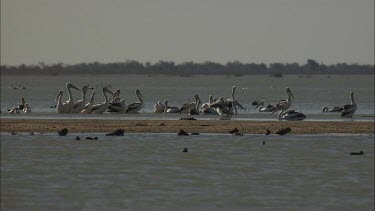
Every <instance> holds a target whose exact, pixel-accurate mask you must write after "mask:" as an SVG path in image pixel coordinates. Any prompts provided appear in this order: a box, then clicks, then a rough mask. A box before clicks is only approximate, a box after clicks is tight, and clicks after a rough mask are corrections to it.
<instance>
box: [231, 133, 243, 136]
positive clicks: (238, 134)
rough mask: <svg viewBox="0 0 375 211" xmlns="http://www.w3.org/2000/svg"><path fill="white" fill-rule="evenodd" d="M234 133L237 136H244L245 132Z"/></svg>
mask: <svg viewBox="0 0 375 211" xmlns="http://www.w3.org/2000/svg"><path fill="white" fill-rule="evenodd" d="M233 135H235V136H243V133H235V134H233Z"/></svg>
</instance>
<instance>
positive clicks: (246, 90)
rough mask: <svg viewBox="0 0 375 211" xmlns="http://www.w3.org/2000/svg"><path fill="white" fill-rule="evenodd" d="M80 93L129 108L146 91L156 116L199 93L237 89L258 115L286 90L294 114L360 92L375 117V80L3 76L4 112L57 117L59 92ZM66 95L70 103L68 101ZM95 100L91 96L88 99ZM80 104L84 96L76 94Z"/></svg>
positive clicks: (363, 106) (361, 108)
mask: <svg viewBox="0 0 375 211" xmlns="http://www.w3.org/2000/svg"><path fill="white" fill-rule="evenodd" d="M68 81H69V82H71V83H73V84H75V85H77V86H78V87H82V86H83V85H84V84H88V85H90V86H92V87H95V88H96V90H97V91H96V97H95V102H97V103H98V102H102V101H104V98H103V96H102V95H101V91H100V88H101V87H103V86H108V85H111V87H112V90H116V89H121V96H122V97H123V98H125V101H126V104H130V103H133V102H136V101H137V98H136V96H135V93H134V90H135V89H140V90H141V91H142V94H143V96H144V98H145V99H144V100H145V107H144V109H143V110H142V111H143V112H146V113H150V112H152V110H153V106H154V104H155V103H156V102H157V101H162V102H163V101H164V100H168V101H169V104H170V105H172V106H180V105H182V104H183V103H186V102H188V101H191V100H192V99H193V95H194V94H196V93H198V94H199V95H200V98H201V99H202V101H203V102H208V96H209V95H213V97H215V98H219V97H220V96H224V97H225V98H229V97H230V96H231V88H232V86H233V85H235V86H237V92H236V99H237V100H238V101H239V102H240V103H241V104H242V105H244V106H245V107H246V108H247V111H240V112H241V113H257V111H256V110H254V106H252V105H251V102H252V101H253V100H257V99H263V100H264V102H265V104H268V103H271V104H273V103H275V102H277V101H279V100H280V99H285V98H286V93H285V87H287V86H288V87H290V88H291V90H292V92H293V94H294V97H295V100H294V102H293V109H296V110H298V111H302V112H303V113H305V114H319V113H321V112H322V107H323V106H329V107H333V106H342V105H345V104H349V103H350V99H349V93H350V91H354V94H355V96H354V97H355V100H356V103H357V105H358V110H357V114H373V113H374V78H373V75H352V76H342V75H340V76H331V77H327V76H324V75H320V76H319V75H314V76H312V77H311V78H306V77H303V78H301V77H298V76H295V75H291V76H288V75H287V76H284V77H282V78H274V77H269V76H242V77H226V76H194V77H166V76H155V77H145V76H128V75H90V76H87V75H84V76H76V75H75V76H6V75H5V76H3V75H2V77H1V110H2V111H3V112H6V109H7V108H11V107H13V106H14V105H17V104H18V103H19V101H20V99H21V97H26V99H27V101H28V102H29V104H30V105H31V107H32V111H33V112H42V113H50V114H51V113H55V110H54V109H53V108H50V106H53V105H55V104H56V102H55V101H54V100H55V99H56V95H57V93H58V91H59V90H60V89H61V90H64V92H66V91H65V83H66V82H68ZM15 84H20V85H23V86H25V87H27V89H23V90H18V89H17V90H15V89H9V88H8V87H9V86H10V85H15ZM66 96H67V95H66V94H65V96H64V100H65V99H67V97H66ZM87 96H88V97H89V96H91V92H89V93H88V95H87ZM73 97H74V100H78V99H80V98H81V93H80V92H78V91H75V90H74V91H73Z"/></svg>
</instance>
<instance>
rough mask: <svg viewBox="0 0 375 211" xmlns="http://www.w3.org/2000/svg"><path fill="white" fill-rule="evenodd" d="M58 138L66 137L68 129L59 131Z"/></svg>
mask: <svg viewBox="0 0 375 211" xmlns="http://www.w3.org/2000/svg"><path fill="white" fill-rule="evenodd" d="M57 133H58V134H59V135H60V136H66V134H68V129H67V128H64V129H62V130H61V131H59V132H57Z"/></svg>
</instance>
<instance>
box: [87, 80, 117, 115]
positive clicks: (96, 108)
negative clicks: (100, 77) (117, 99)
mask: <svg viewBox="0 0 375 211" xmlns="http://www.w3.org/2000/svg"><path fill="white" fill-rule="evenodd" d="M106 93H110V94H114V93H112V92H111V91H109V89H107V87H104V88H103V96H104V102H102V103H99V104H95V105H93V106H92V109H91V113H93V114H102V113H103V112H104V111H106V110H107V109H108V97H107V94H106Z"/></svg>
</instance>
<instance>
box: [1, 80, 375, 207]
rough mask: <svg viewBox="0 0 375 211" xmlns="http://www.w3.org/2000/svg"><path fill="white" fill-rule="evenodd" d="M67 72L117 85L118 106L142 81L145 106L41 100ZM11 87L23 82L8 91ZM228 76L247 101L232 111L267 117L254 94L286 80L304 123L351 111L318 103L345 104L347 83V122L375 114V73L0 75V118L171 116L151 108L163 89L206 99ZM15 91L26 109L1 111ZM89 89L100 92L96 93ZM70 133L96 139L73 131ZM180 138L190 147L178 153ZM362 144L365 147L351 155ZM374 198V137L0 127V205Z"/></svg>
mask: <svg viewBox="0 0 375 211" xmlns="http://www.w3.org/2000/svg"><path fill="white" fill-rule="evenodd" d="M68 81H69V82H71V83H73V84H75V85H77V86H78V87H81V86H83V85H84V84H88V85H90V86H92V87H95V88H96V90H100V89H101V87H103V86H108V85H111V86H112V90H115V89H121V96H122V97H125V99H126V103H127V104H129V103H132V102H135V101H136V97H135V94H134V90H135V89H140V90H141V91H142V94H143V96H144V98H145V106H144V108H143V109H142V110H141V113H140V114H121V115H118V114H115V115H113V114H107V113H106V114H103V115H80V114H65V115H60V114H56V112H55V110H54V109H53V108H50V106H51V105H54V104H55V103H56V102H55V101H54V99H55V97H56V95H57V93H58V90H59V89H62V90H64V91H65V84H66V82H68ZM11 85H23V86H25V87H26V88H27V89H24V90H15V89H9V88H8V87H9V86H11ZM233 85H235V86H237V94H236V99H237V100H238V101H239V102H240V103H241V104H243V105H244V106H245V107H247V108H248V109H247V110H246V111H240V113H239V115H237V116H235V117H234V118H233V120H242V121H246V120H250V121H254V120H267V121H276V117H275V116H276V115H274V116H270V115H269V114H263V113H258V112H257V111H255V110H254V109H253V106H251V102H252V101H253V100H256V99H264V100H265V103H266V104H268V103H275V102H277V101H278V100H280V99H284V98H286V94H285V90H284V89H285V87H286V86H289V87H290V88H291V90H292V92H293V94H294V96H295V98H296V99H295V101H294V102H293V106H292V107H293V108H294V109H296V110H298V111H302V112H303V113H305V114H306V115H307V116H308V119H307V121H337V120H340V121H352V120H347V119H345V120H343V119H340V117H339V116H340V114H322V113H321V109H322V106H339V105H344V104H348V103H349V102H350V100H349V92H350V91H354V93H355V100H356V103H357V105H358V110H357V112H356V114H355V116H354V121H374V79H373V75H370V76H315V75H314V76H312V77H300V76H284V77H283V78H274V77H269V76H244V77H226V76H194V77H166V76H155V77H144V76H124V75H93V76H4V75H2V76H1V101H0V107H1V111H2V112H1V118H31V119H32V118H33V119H55V118H62V119H76V118H79V119H81V118H83V119H113V120H126V119H179V118H180V117H181V115H179V114H172V115H164V114H161V115H156V114H152V110H153V105H154V104H155V103H156V102H157V101H164V100H166V99H167V100H168V101H169V104H170V105H172V106H179V105H181V104H183V103H185V102H187V101H191V100H192V98H193V94H195V93H198V94H199V95H200V97H201V99H202V100H203V101H204V102H206V101H208V95H210V94H212V95H213V96H214V97H219V96H224V97H225V98H230V95H231V87H232V86H233ZM97 92H98V91H97ZM73 96H74V99H75V100H78V99H79V98H80V96H81V94H80V92H76V91H74V92H73ZM88 96H91V92H89V93H88ZM21 97H25V98H26V100H27V101H28V103H29V104H30V105H31V107H32V113H30V114H18V115H10V114H8V113H7V111H6V109H7V108H10V107H13V106H14V105H17V104H19V102H20V98H21ZM64 97H66V95H65V96H64ZM95 99H96V100H95V101H96V102H101V101H103V97H102V96H101V94H100V91H99V92H98V93H97V95H96V98H95ZM196 118H199V119H215V118H217V117H216V116H213V117H212V116H204V115H200V116H198V117H196ZM77 135H79V136H81V138H82V139H83V138H84V137H86V136H91V137H94V136H97V137H99V140H98V141H88V140H83V141H74V139H75V137H76V136H77ZM263 141H265V142H266V144H265V145H262V142H263ZM185 147H187V148H188V150H189V152H188V153H183V152H181V151H182V150H183V149H184V148H185ZM360 150H363V151H365V153H366V155H363V156H350V155H349V154H350V152H353V151H360ZM373 199H374V135H348V134H341V135H338V134H333V135H287V136H272V135H271V136H263V135H245V136H229V135H218V134H201V135H200V136H194V137H193V136H190V137H178V136H176V134H126V135H125V136H124V137H106V136H104V135H103V134H69V135H68V136H66V137H59V136H57V135H56V134H42V135H41V134H36V135H35V136H30V135H28V134H23V135H21V136H11V135H10V134H8V133H1V210H38V211H39V210H90V211H91V210H213V209H215V210H373V209H374V200H373Z"/></svg>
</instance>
